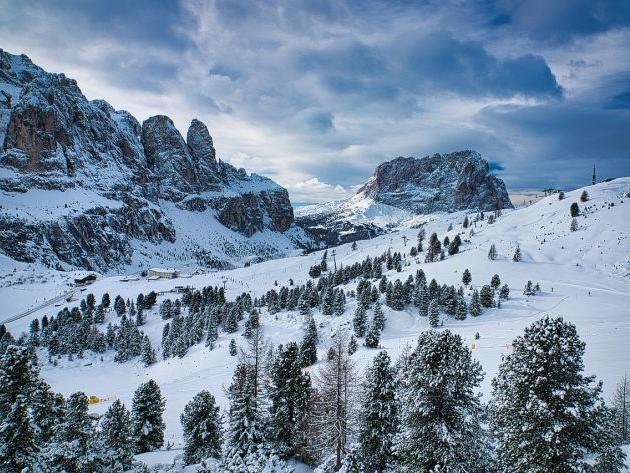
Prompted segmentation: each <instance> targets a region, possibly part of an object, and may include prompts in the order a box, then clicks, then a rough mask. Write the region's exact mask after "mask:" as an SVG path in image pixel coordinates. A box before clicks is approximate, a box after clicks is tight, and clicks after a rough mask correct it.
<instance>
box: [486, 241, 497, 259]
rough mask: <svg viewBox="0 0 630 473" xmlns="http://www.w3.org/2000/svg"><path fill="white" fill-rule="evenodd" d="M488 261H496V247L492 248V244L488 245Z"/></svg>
mask: <svg viewBox="0 0 630 473" xmlns="http://www.w3.org/2000/svg"><path fill="white" fill-rule="evenodd" d="M488 259H490V260H493V261H494V260H495V259H497V247H496V246H494V243H492V244H491V245H490V250H489V251H488Z"/></svg>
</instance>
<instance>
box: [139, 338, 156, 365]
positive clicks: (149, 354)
mask: <svg viewBox="0 0 630 473" xmlns="http://www.w3.org/2000/svg"><path fill="white" fill-rule="evenodd" d="M140 358H141V359H142V363H144V366H151V365H152V364H154V363H155V362H156V361H157V356H156V354H155V350H154V349H153V347H152V346H151V340H149V337H147V336H146V335H145V336H144V337H143V339H142V352H141V353H140Z"/></svg>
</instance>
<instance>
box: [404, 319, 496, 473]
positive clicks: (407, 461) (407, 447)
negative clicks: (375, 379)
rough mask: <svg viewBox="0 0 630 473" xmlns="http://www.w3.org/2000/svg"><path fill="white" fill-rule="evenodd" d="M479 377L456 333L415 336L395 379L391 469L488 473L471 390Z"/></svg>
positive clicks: (485, 444) (476, 400)
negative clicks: (394, 462)
mask: <svg viewBox="0 0 630 473" xmlns="http://www.w3.org/2000/svg"><path fill="white" fill-rule="evenodd" d="M482 378H483V372H482V369H481V365H480V364H479V362H477V361H476V360H474V359H473V358H472V354H471V352H470V350H469V349H467V348H466V347H465V346H464V343H463V341H462V338H461V337H460V336H459V335H455V334H453V333H451V332H450V331H449V330H444V331H435V330H429V331H426V332H424V333H422V335H420V338H419V340H418V345H417V347H416V349H415V350H414V351H413V353H411V354H410V355H409V356H408V359H407V362H406V363H405V365H404V366H403V367H402V372H401V375H400V379H401V386H400V391H399V392H400V394H399V395H400V403H399V405H400V420H401V426H400V433H399V434H398V436H397V438H396V452H397V454H398V462H399V463H398V465H399V467H400V468H399V470H397V471H401V472H414V473H415V472H437V471H440V472H451V471H452V472H471V473H472V472H479V473H486V472H488V471H494V470H493V469H492V465H491V455H490V453H489V451H490V449H489V442H488V440H487V435H486V434H485V432H484V431H483V429H482V428H481V425H480V417H481V406H480V402H479V397H478V396H477V394H476V392H475V391H476V389H477V387H478V386H479V383H480V382H481V380H482Z"/></svg>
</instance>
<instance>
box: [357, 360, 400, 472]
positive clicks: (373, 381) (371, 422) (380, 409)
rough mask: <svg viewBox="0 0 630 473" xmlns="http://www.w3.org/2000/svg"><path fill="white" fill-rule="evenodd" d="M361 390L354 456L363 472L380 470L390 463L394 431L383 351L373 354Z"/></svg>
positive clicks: (390, 373)
mask: <svg viewBox="0 0 630 473" xmlns="http://www.w3.org/2000/svg"><path fill="white" fill-rule="evenodd" d="M362 391H363V396H362V400H361V410H360V415H359V436H358V438H359V449H358V452H357V453H358V458H360V459H361V465H362V467H363V470H364V471H370V472H379V473H380V472H383V471H385V470H386V469H387V467H388V466H389V465H390V464H391V463H392V459H393V456H394V455H393V442H394V436H395V434H396V432H397V430H398V407H397V404H396V383H395V380H394V370H393V369H392V367H391V361H390V358H389V355H388V354H387V352H385V351H382V352H380V353H379V354H378V355H376V357H374V361H373V362H372V365H371V366H370V367H369V369H368V371H367V373H366V376H365V381H364V382H363V389H362Z"/></svg>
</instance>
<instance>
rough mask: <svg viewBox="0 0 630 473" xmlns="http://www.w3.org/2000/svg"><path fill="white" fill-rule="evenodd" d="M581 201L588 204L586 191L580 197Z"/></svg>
mask: <svg viewBox="0 0 630 473" xmlns="http://www.w3.org/2000/svg"><path fill="white" fill-rule="evenodd" d="M580 201H582V202H588V192H586V190H584V191H582V194H581V195H580Z"/></svg>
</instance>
